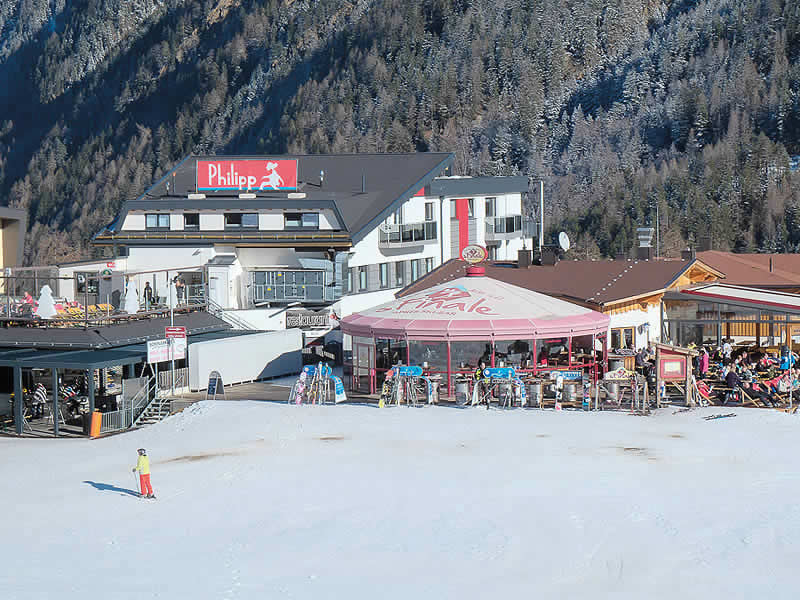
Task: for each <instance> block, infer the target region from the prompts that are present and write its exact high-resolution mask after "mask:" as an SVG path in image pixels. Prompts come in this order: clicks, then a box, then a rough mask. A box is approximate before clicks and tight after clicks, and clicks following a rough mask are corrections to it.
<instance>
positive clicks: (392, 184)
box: [59, 153, 530, 329]
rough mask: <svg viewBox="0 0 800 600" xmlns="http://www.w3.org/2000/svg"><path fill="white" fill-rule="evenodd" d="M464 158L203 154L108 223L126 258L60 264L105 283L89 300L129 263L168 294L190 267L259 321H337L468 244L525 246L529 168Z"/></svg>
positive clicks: (188, 278) (104, 237)
mask: <svg viewBox="0 0 800 600" xmlns="http://www.w3.org/2000/svg"><path fill="white" fill-rule="evenodd" d="M452 160H453V155H452V154H450V153H414V154H352V155H309V156H276V157H252V156H246V157H238V156H237V157H214V156H209V157H198V156H190V157H188V158H186V159H184V160H183V161H182V162H181V163H179V164H178V165H177V166H175V167H174V168H173V169H171V170H170V171H169V172H168V173H167V174H166V175H165V176H164V177H163V178H161V180H159V181H158V182H156V183H155V184H154V185H153V186H152V187H150V188H149V189H148V190H147V191H145V192H144V193H143V194H142V195H141V196H140V197H138V198H137V199H135V200H133V201H129V202H126V203H125V204H124V205H123V206H122V208H121V210H120V213H119V215H118V216H117V218H116V220H115V221H114V222H113V223H112V224H110V225H109V226H107V227H106V228H105V229H103V230H102V231H100V232H99V233H98V234H97V235H96V236H95V238H94V240H93V243H94V244H95V245H98V246H108V247H112V248H113V249H114V257H115V258H114V259H112V260H104V261H100V262H94V263H82V264H79V265H69V266H67V265H65V266H63V267H62V268H61V269H60V274H61V275H62V276H63V275H71V274H79V277H76V279H75V281H76V282H77V281H78V280H80V281H82V282H84V283H83V284H82V285H88V286H89V290H90V291H91V293H92V294H96V298H95V297H92V298H88V300H89V302H91V301H92V300H97V301H99V302H105V301H106V299H107V298H111V301H112V302H115V301H117V302H118V301H119V300H118V298H119V297H120V293H119V291H120V290H121V288H122V285H123V283H122V282H123V276H129V277H133V278H134V280H135V281H136V282H137V287H138V289H139V293H140V294H141V293H142V290H143V287H144V284H145V281H150V282H151V286H153V287H154V289H155V293H156V295H162V294H165V293H166V288H167V280H168V278H172V277H174V276H175V275H176V274H180V276H181V278H182V279H183V280H184V282H185V283H186V284H187V286H188V290H189V293H190V294H191V295H193V296H203V295H205V297H207V298H208V299H209V301H210V302H211V303H212V304H213V305H214V306H217V307H220V308H222V309H224V310H225V312H226V313H227V314H228V315H233V316H234V317H238V318H239V320H240V321H241V322H243V323H247V324H249V325H251V326H252V327H255V328H258V329H283V328H285V327H287V316H288V317H289V322H288V326H290V327H291V326H297V325H298V317H300V316H303V317H305V319H303V320H302V321H301V323H305V324H306V325H308V324H309V323H310V322H315V323H317V324H318V325H319V326H321V327H322V328H325V327H323V322H324V321H325V318H326V317H327V316H328V315H330V313H331V312H332V313H334V314H335V315H336V316H337V317H341V316H345V315H348V314H350V313H352V312H355V311H358V310H361V309H363V308H366V307H369V306H374V305H376V304H379V303H381V302H385V301H387V300H389V299H391V298H392V297H393V295H394V293H395V292H396V291H397V290H398V289H400V288H402V287H405V286H407V285H408V284H410V283H411V282H413V281H415V280H417V279H418V278H420V277H422V276H423V275H425V274H426V273H428V272H430V271H432V270H433V269H434V268H436V267H437V266H439V265H441V264H442V263H443V262H445V261H447V260H449V259H450V258H453V257H457V256H459V253H460V249H461V248H463V247H464V246H465V245H467V244H480V245H484V246H486V247H487V248H488V250H489V253H490V257H491V258H494V259H497V260H515V259H516V258H517V251H518V250H519V249H521V248H522V247H523V230H524V229H527V228H526V227H524V225H525V223H526V219H525V218H524V215H523V194H524V193H526V192H527V190H528V179H527V178H526V177H451V176H449V175H448V174H449V169H450V165H451V163H452ZM529 245H530V244H529ZM109 281H111V282H112V283H108V282H109ZM103 282H105V283H103ZM60 287H61V289H60V290H59V292H60V295H61V296H63V297H66V298H67V299H73V298H74V299H75V300H78V301H80V302H83V301H84V297H85V296H86V295H87V289H86V288H80V289H79V287H80V286H79V284H78V283H75V285H74V286H73V284H72V282H71V281H66V282H62V285H61V286H60ZM101 288H104V289H101ZM112 289H113V290H115V291H116V292H117V293H112V294H109V290H112ZM332 324H334V325H335V322H332ZM329 327H330V324H329V325H328V327H327V328H329Z"/></svg>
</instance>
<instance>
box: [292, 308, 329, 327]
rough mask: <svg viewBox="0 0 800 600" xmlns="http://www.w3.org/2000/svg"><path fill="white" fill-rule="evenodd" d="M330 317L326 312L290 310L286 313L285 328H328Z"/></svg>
mask: <svg viewBox="0 0 800 600" xmlns="http://www.w3.org/2000/svg"><path fill="white" fill-rule="evenodd" d="M330 320H331V319H330V316H329V315H328V313H327V312H314V311H311V310H290V311H287V312H286V328H287V329H289V328H293V327H299V328H301V329H306V328H311V327H330Z"/></svg>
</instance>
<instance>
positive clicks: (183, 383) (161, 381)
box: [158, 367, 189, 392]
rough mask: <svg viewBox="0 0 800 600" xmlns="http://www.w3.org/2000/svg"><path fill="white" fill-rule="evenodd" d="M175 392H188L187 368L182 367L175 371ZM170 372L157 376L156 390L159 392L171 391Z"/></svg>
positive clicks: (162, 372)
mask: <svg viewBox="0 0 800 600" xmlns="http://www.w3.org/2000/svg"><path fill="white" fill-rule="evenodd" d="M174 381H175V391H179V392H186V391H188V389H189V388H188V385H189V384H188V381H189V368H188V367H182V368H180V369H175V380H174ZM172 382H173V379H172V371H161V372H159V374H158V389H159V390H170V391H171V390H172Z"/></svg>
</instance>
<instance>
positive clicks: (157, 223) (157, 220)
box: [145, 214, 169, 229]
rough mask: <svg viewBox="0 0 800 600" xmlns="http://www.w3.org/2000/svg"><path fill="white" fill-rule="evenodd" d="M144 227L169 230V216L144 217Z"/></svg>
mask: <svg viewBox="0 0 800 600" xmlns="http://www.w3.org/2000/svg"><path fill="white" fill-rule="evenodd" d="M145 227H147V229H169V215H168V214H167V215H158V214H156V215H146V216H145Z"/></svg>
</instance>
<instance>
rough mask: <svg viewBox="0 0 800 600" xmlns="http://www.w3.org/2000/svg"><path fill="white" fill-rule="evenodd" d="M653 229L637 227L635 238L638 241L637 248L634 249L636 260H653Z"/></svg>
mask: <svg viewBox="0 0 800 600" xmlns="http://www.w3.org/2000/svg"><path fill="white" fill-rule="evenodd" d="M654 232H655V229H654V228H653V227H637V228H636V237H637V238H638V239H639V247H638V248H637V249H636V258H638V259H639V260H650V259H651V258H653V246H652V242H653V233H654Z"/></svg>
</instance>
